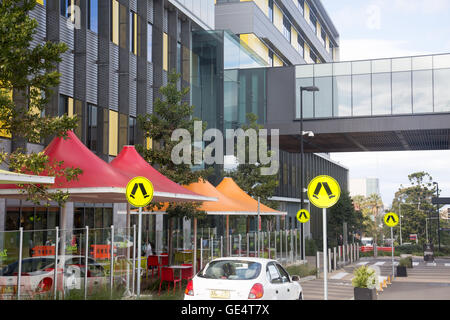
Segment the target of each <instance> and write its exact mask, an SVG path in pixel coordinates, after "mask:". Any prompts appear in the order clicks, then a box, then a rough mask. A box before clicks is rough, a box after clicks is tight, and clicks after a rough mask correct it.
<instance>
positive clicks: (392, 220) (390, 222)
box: [383, 212, 400, 228]
mask: <svg viewBox="0 0 450 320" xmlns="http://www.w3.org/2000/svg"><path fill="white" fill-rule="evenodd" d="M383 220H384V223H385V224H386V225H387V226H388V227H391V228H392V227H395V226H396V225H397V224H398V222H399V220H400V219H399V218H398V215H396V214H395V213H393V212H389V213H386V214H385V215H384V219H383Z"/></svg>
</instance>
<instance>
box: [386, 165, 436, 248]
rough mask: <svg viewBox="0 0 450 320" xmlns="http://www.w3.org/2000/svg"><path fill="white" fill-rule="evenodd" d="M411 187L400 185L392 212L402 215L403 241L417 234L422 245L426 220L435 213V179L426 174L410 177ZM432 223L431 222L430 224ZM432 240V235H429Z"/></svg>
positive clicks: (421, 173) (420, 173)
mask: <svg viewBox="0 0 450 320" xmlns="http://www.w3.org/2000/svg"><path fill="white" fill-rule="evenodd" d="M408 180H409V181H410V183H411V185H410V186H407V187H405V186H403V185H400V188H399V189H398V190H397V192H396V193H395V196H394V199H393V200H392V210H393V211H394V210H395V212H396V213H397V214H400V203H402V206H401V215H402V239H407V237H408V235H409V234H417V235H418V237H419V241H420V242H421V243H423V242H425V239H426V220H425V219H426V218H427V217H429V216H430V213H434V210H435V206H434V205H432V204H431V198H432V197H433V196H434V195H435V194H436V187H435V186H434V185H433V178H432V177H431V176H430V175H429V174H428V173H426V172H415V173H412V174H410V175H408ZM429 223H430V222H429ZM398 232H400V230H398ZM429 237H430V238H432V236H431V234H430V235H429Z"/></svg>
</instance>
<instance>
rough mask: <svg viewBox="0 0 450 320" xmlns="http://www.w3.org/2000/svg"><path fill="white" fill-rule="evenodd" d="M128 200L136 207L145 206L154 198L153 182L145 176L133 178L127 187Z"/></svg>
mask: <svg viewBox="0 0 450 320" xmlns="http://www.w3.org/2000/svg"><path fill="white" fill-rule="evenodd" d="M125 193H126V196H127V200H128V202H129V203H130V204H131V205H132V206H134V207H137V208H139V207H145V206H147V205H148V204H149V203H150V202H152V199H153V184H152V183H151V182H150V180H148V179H147V178H144V177H136V178H133V179H131V180H130V181H129V182H128V184H127V188H126V192H125Z"/></svg>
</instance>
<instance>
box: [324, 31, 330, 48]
mask: <svg viewBox="0 0 450 320" xmlns="http://www.w3.org/2000/svg"><path fill="white" fill-rule="evenodd" d="M325 49H326V50H327V51H328V52H330V38H328V35H326V36H325Z"/></svg>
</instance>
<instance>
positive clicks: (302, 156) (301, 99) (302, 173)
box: [300, 86, 319, 260]
mask: <svg viewBox="0 0 450 320" xmlns="http://www.w3.org/2000/svg"><path fill="white" fill-rule="evenodd" d="M303 91H308V92H317V91H319V88H317V87H315V86H309V87H300V154H301V155H300V199H301V201H300V209H303V203H304V198H305V197H304V190H303V178H304V165H303V160H304V151H303V136H304V135H305V134H308V135H309V136H310V137H313V136H314V133H312V132H311V131H310V132H304V131H303ZM303 225H304V224H303V223H302V224H301V225H300V238H301V252H302V260H305V247H304V243H305V234H304V230H303Z"/></svg>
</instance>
